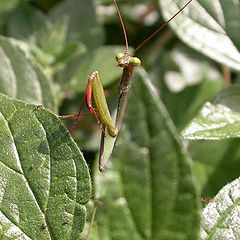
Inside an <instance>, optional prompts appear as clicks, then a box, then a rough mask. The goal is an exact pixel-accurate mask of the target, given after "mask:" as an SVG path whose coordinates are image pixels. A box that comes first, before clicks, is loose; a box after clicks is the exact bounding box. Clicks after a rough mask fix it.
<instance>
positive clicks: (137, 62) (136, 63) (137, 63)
mask: <svg viewBox="0 0 240 240" xmlns="http://www.w3.org/2000/svg"><path fill="white" fill-rule="evenodd" d="M129 63H131V64H132V65H134V66H140V65H141V60H140V59H139V58H137V57H131V58H130V60H129Z"/></svg>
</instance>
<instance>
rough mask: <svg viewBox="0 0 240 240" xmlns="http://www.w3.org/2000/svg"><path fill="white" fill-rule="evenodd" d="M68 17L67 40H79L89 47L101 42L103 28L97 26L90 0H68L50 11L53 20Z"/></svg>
mask: <svg viewBox="0 0 240 240" xmlns="http://www.w3.org/2000/svg"><path fill="white" fill-rule="evenodd" d="M65 15H66V16H68V17H69V28H68V34H67V40H68V41H70V42H71V41H81V42H83V43H84V44H85V45H86V46H87V47H89V49H93V48H96V47H98V46H100V45H101V44H102V42H103V29H102V28H101V27H100V26H99V24H98V22H97V18H96V13H95V9H94V4H93V1H92V0H88V1H86V0H68V1H63V2H61V3H60V4H58V5H57V6H56V7H55V8H54V9H53V10H52V11H51V12H50V16H51V18H52V19H53V21H56V20H58V19H59V18H62V17H63V16H65Z"/></svg>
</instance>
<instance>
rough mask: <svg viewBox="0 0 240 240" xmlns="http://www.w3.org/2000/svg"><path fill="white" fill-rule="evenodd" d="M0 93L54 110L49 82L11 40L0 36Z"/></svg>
mask: <svg viewBox="0 0 240 240" xmlns="http://www.w3.org/2000/svg"><path fill="white" fill-rule="evenodd" d="M0 92H1V93H4V94H7V95H8V96H10V97H13V98H17V99H21V100H25V101H28V102H30V103H34V104H42V105H44V106H46V107H48V108H50V109H52V110H55V102H54V98H53V93H52V87H51V84H50V81H49V80H48V79H47V77H46V76H45V75H44V73H43V72H42V71H41V70H40V69H39V68H38V67H34V66H33V65H32V64H31V63H30V61H29V60H28V59H27V58H26V56H25V54H24V53H23V52H22V51H21V50H20V49H19V47H18V46H16V44H15V43H14V41H12V40H11V39H8V38H4V37H1V36H0Z"/></svg>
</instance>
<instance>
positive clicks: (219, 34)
mask: <svg viewBox="0 0 240 240" xmlns="http://www.w3.org/2000/svg"><path fill="white" fill-rule="evenodd" d="M184 2H186V1H182V0H159V3H160V6H161V9H162V11H163V15H164V17H165V19H170V17H172V16H173V15H174V14H175V13H176V12H177V11H178V10H179V9H180V8H181V7H182V6H183V5H184ZM239 9H240V2H239V1H235V0H228V1H226V0H220V1H218V0H212V1H208V0H194V1H192V2H191V4H190V5H189V6H187V9H186V10H185V11H184V12H183V13H181V14H179V15H178V16H177V17H176V18H175V19H174V20H173V21H172V22H171V24H170V25H171V26H172V27H173V29H174V30H175V31H176V33H177V35H178V36H179V37H180V38H181V39H182V40H183V41H184V42H185V43H187V44H188V46H191V47H193V48H194V49H196V50H198V51H200V52H201V53H203V54H205V55H206V56H208V57H210V58H212V59H213V60H215V61H217V62H219V63H222V64H224V65H227V66H229V67H231V68H233V69H237V70H240V53H239V49H240V41H239V39H240V12H239Z"/></svg>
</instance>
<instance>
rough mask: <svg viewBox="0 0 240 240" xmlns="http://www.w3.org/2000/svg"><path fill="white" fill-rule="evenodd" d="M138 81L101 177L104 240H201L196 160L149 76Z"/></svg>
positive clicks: (100, 214) (99, 190) (99, 192)
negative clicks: (193, 170)
mask: <svg viewBox="0 0 240 240" xmlns="http://www.w3.org/2000/svg"><path fill="white" fill-rule="evenodd" d="M139 73H140V75H137V77H136V78H135V79H134V84H133V85H134V86H133V89H132V93H131V97H130V99H129V105H128V110H127V114H126V119H125V123H124V126H123V129H122V131H121V133H120V136H119V138H118V141H117V144H116V146H115V150H114V152H113V156H112V161H111V168H110V169H109V168H107V170H106V172H105V173H104V174H103V175H102V176H98V178H97V181H96V184H97V187H96V190H97V193H96V197H97V198H100V200H101V201H103V204H104V205H103V206H102V207H99V209H98V215H97V219H96V221H97V222H99V226H98V231H99V236H100V239H114V240H123V239H132V240H134V239H136V240H140V239H161V240H164V239H178V240H180V239H191V240H194V239H198V234H199V232H198V231H199V205H198V202H199V198H198V195H197V193H196V189H195V182H194V180H193V178H192V173H191V166H190V165H191V160H190V159H189V157H188V155H187V153H186V151H185V149H184V147H183V144H182V142H181V140H180V138H179V136H178V134H177V132H176V129H175V127H174V126H173V124H172V121H171V119H170V118H169V116H168V113H167V112H166V109H165V108H164V106H163V104H162V103H161V100H160V99H159V97H158V95H157V93H156V89H155V88H154V87H153V86H152V85H151V83H150V82H149V79H148V76H147V75H146V73H145V72H144V71H142V70H141V71H140V72H139Z"/></svg>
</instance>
